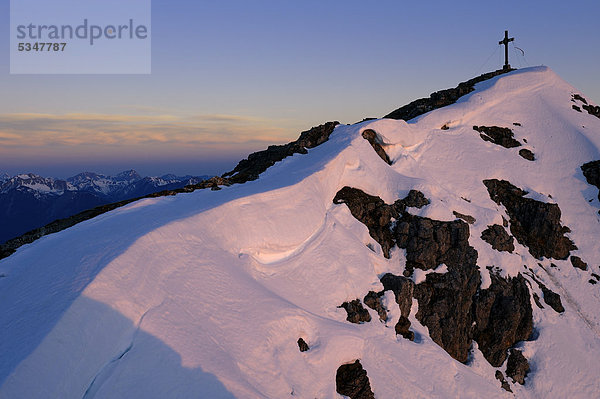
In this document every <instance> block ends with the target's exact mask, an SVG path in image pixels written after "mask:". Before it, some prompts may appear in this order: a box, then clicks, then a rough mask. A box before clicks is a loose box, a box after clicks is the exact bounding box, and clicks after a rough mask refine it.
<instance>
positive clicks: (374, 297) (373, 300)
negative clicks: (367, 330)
mask: <svg viewBox="0 0 600 399" xmlns="http://www.w3.org/2000/svg"><path fill="white" fill-rule="evenodd" d="M382 295H383V292H379V293H377V292H375V291H369V293H368V294H367V295H365V297H364V299H363V302H364V303H365V305H367V306H368V307H370V308H371V309H373V310H374V311H376V312H377V314H378V315H379V319H381V321H387V310H386V309H385V307H384V306H383V304H382V303H381V296H382Z"/></svg>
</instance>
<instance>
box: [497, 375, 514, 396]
mask: <svg viewBox="0 0 600 399" xmlns="http://www.w3.org/2000/svg"><path fill="white" fill-rule="evenodd" d="M496 379H497V380H498V381H500V384H501V386H502V389H504V390H505V391H508V392H511V393H512V389H510V384H509V383H508V381H506V379H505V378H504V374H502V371H500V370H496Z"/></svg>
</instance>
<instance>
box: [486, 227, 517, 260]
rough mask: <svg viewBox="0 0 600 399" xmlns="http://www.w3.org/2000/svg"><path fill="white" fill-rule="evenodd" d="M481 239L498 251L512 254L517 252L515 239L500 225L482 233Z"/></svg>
mask: <svg viewBox="0 0 600 399" xmlns="http://www.w3.org/2000/svg"><path fill="white" fill-rule="evenodd" d="M481 239H482V240H483V241H485V242H487V243H488V244H490V245H491V246H492V248H494V249H495V250H496V251H500V252H511V253H512V251H514V250H515V244H514V238H513V236H511V235H510V234H508V233H507V232H506V230H504V227H502V226H500V225H499V224H494V225H491V226H488V228H487V229H485V230H484V231H483V232H482V233H481Z"/></svg>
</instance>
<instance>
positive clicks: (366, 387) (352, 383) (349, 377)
mask: <svg viewBox="0 0 600 399" xmlns="http://www.w3.org/2000/svg"><path fill="white" fill-rule="evenodd" d="M335 391H336V392H337V393H339V394H340V395H344V396H348V397H349V398H350V399H374V398H375V395H374V394H373V391H372V390H371V383H370V382H369V377H368V376H367V372H366V370H365V369H363V367H362V364H360V361H359V360H356V361H355V362H354V363H351V364H343V365H341V366H340V367H339V368H338V369H337V373H336V375H335Z"/></svg>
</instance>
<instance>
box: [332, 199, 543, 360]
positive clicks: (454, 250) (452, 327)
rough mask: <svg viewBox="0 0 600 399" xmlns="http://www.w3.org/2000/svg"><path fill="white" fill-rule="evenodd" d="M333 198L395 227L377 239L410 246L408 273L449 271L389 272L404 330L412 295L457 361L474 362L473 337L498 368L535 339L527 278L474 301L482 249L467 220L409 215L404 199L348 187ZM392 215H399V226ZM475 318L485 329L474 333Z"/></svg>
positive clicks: (388, 285)
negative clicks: (421, 276)
mask: <svg viewBox="0 0 600 399" xmlns="http://www.w3.org/2000/svg"><path fill="white" fill-rule="evenodd" d="M417 196H418V195H417ZM407 198H408V197H407ZM342 199H343V200H342ZM335 201H338V202H336V203H342V202H344V203H346V204H347V205H348V207H349V208H350V210H351V212H352V214H353V215H354V216H355V217H356V218H357V219H358V220H360V221H363V220H366V221H368V222H370V223H372V222H373V221H376V223H374V226H375V227H376V228H377V229H378V231H385V232H389V231H390V229H392V232H391V235H383V234H377V235H376V236H373V234H372V235H371V236H372V237H373V238H375V239H377V238H376V237H384V238H385V239H386V240H389V241H384V242H385V243H386V247H387V248H388V249H389V248H391V247H392V246H393V245H394V244H397V245H398V246H399V247H400V248H403V249H406V259H407V261H406V269H407V270H408V271H409V272H410V271H411V270H412V269H413V268H414V267H417V268H420V269H422V270H429V269H435V268H436V267H437V266H438V265H440V264H442V263H444V264H445V265H446V266H447V268H448V271H447V272H446V273H444V274H441V273H430V274H428V275H427V276H426V278H425V281H424V282H422V283H420V284H418V285H414V283H413V282H412V281H411V280H410V279H408V278H406V277H403V276H394V275H393V274H390V273H388V274H386V275H384V276H383V277H382V278H381V283H382V284H383V286H384V291H386V290H392V291H393V292H394V294H395V297H396V302H397V303H398V304H399V306H400V311H401V313H402V317H404V319H406V320H404V319H401V320H400V323H399V325H398V326H397V331H398V332H399V333H401V334H402V333H410V331H409V330H408V326H409V325H408V324H407V323H406V322H407V321H408V316H409V313H410V308H411V305H412V297H414V298H415V299H417V301H418V304H419V310H418V312H417V313H416V315H415V317H416V318H417V320H419V321H420V322H421V324H423V325H424V326H426V327H427V329H428V331H429V335H430V337H431V338H432V340H433V341H434V342H436V343H437V344H438V345H440V346H441V347H442V348H443V349H444V350H445V351H446V352H448V354H450V355H451V356H452V357H454V358H455V359H456V360H458V361H461V362H466V361H467V360H468V357H469V350H470V348H471V342H472V340H473V337H474V333H475V332H477V334H478V337H479V338H480V339H479V341H477V342H478V343H479V346H480V348H482V351H485V352H484V353H488V357H489V358H490V359H492V360H491V361H494V362H495V363H497V359H498V358H500V359H502V361H503V360H505V359H506V350H507V349H508V348H509V347H511V346H512V345H514V344H515V343H516V342H518V341H519V340H523V339H527V338H528V337H529V335H530V334H531V331H532V329H533V323H532V317H531V314H532V311H531V304H530V303H529V291H528V289H527V286H526V285H525V281H524V279H523V278H522V276H519V277H517V278H514V279H509V280H504V279H502V278H501V277H499V276H495V277H494V279H493V282H492V285H491V286H490V288H489V289H488V290H483V291H481V292H480V295H477V296H476V293H477V292H478V290H479V286H480V282H481V276H480V274H479V268H478V267H477V265H476V262H477V251H476V250H475V249H474V248H473V247H471V246H470V245H469V226H468V224H467V223H465V222H464V221H462V220H455V221H450V222H446V221H438V220H432V219H429V218H425V217H420V216H415V215H411V214H409V213H407V212H406V211H405V208H406V203H407V202H410V201H406V199H405V200H399V201H396V202H395V203H394V205H387V204H385V202H384V201H383V200H381V199H380V198H379V197H374V196H370V195H368V194H366V193H364V192H362V191H361V190H358V189H353V188H349V187H344V188H343V189H342V190H340V192H338V194H336V199H334V202H335ZM353 209H355V211H352V210H353ZM357 215H358V217H357ZM365 215H366V216H365ZM382 215H383V216H382ZM392 217H394V218H396V222H395V224H394V226H392V221H391V218H392ZM386 221H387V223H384V222H386ZM363 223H364V222H363ZM367 227H369V225H367ZM369 231H371V229H369ZM380 244H381V242H380ZM382 247H383V245H382ZM476 315H477V319H478V320H479V324H480V326H476V327H475V328H474V327H473V322H474V321H475V318H476ZM477 329H479V330H477ZM486 358H487V357H486ZM490 359H488V361H490Z"/></svg>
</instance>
